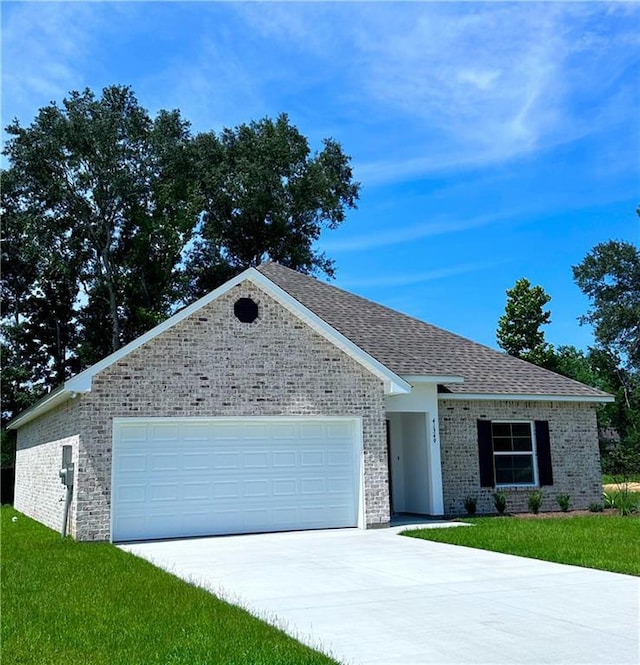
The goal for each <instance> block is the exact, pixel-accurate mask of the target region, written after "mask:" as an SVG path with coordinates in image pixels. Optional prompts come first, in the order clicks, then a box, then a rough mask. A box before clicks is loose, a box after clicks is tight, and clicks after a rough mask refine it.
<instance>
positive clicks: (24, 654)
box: [0, 508, 334, 665]
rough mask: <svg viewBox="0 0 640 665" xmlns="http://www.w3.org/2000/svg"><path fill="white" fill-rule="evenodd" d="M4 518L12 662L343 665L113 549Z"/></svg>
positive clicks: (6, 647)
mask: <svg viewBox="0 0 640 665" xmlns="http://www.w3.org/2000/svg"><path fill="white" fill-rule="evenodd" d="M1 515H2V579H1V583H2V614H1V619H0V620H1V622H2V654H3V663H4V662H7V663H9V662H13V663H23V664H25V665H31V664H33V665H40V664H41V663H91V664H92V665H103V664H104V665H130V664H131V663H145V664H147V665H153V664H157V665H161V664H162V665H165V664H166V663H171V664H173V665H180V664H183V665H193V664H195V663H229V664H230V665H232V664H235V665H240V664H249V663H252V664H255V665H271V664H274V665H278V664H280V665H285V664H287V665H288V664H289V663H305V664H307V663H309V664H313V663H318V664H319V663H323V664H327V665H328V664H329V663H334V661H333V660H331V659H330V658H327V657H326V656H324V655H322V654H320V653H318V652H316V651H313V650H312V649H310V648H309V647H306V646H303V645H302V644H300V643H299V642H296V641H295V640H294V639H293V638H291V637H289V636H288V635H285V634H284V633H283V632H282V631H280V630H278V629H276V628H273V627H272V626H269V625H267V624H266V623H264V622H262V621H260V620H259V619H257V618H255V617H253V616H251V615H250V614H249V613H248V612H246V611H245V610H242V609H240V608H239V607H235V606H233V605H229V604H228V603H226V602H223V601H222V600H220V599H219V598H217V597H216V596H214V595H213V594H211V593H209V592H207V591H205V590H204V589H201V588H198V587H195V586H192V585H190V584H187V583H186V582H183V581H181V580H179V579H178V578H176V577H173V576H172V575H169V574H168V573H165V572H164V571H162V570H160V569H158V568H155V567H154V566H152V565H151V564H149V563H148V562H146V561H143V560H142V559H139V558H137V557H135V556H133V555H131V554H128V553H126V552H123V551H121V550H119V549H118V548H116V547H114V546H112V545H108V544H104V543H78V542H75V541H73V540H71V539H65V540H63V539H62V538H60V534H58V533H55V532H53V531H51V530H49V529H47V528H46V527H43V526H42V525H40V524H37V523H36V522H34V521H33V520H30V519H29V518H27V517H25V516H23V515H21V514H20V513H17V512H16V511H14V510H12V509H10V508H2V511H1ZM13 517H16V518H17V520H16V521H15V522H13V521H12V518H13ZM96 571H100V573H99V574H98V575H97V574H96Z"/></svg>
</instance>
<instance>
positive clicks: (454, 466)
mask: <svg viewBox="0 0 640 665" xmlns="http://www.w3.org/2000/svg"><path fill="white" fill-rule="evenodd" d="M439 415H440V442H441V451H442V477H443V485H444V507H445V513H446V514H448V515H455V514H464V513H465V510H464V506H463V500H464V498H465V497H466V496H476V497H477V498H478V506H477V510H478V513H493V512H495V508H494V505H493V499H492V496H491V495H492V493H493V490H492V489H488V488H481V487H480V476H479V468H478V434H477V426H476V421H477V420H478V419H481V420H547V421H548V422H549V435H550V439H551V460H552V464H553V481H554V484H553V485H552V486H549V487H543V488H542V492H543V504H542V508H541V510H545V511H548V510H558V504H557V502H556V496H557V495H558V494H562V493H566V494H569V495H571V506H572V508H576V509H584V508H588V506H589V504H590V503H592V502H594V501H598V502H599V501H601V499H602V484H601V483H602V481H601V475H600V455H599V449H598V430H597V426H596V412H595V405H593V404H582V403H573V402H506V401H505V402H488V401H457V400H456V401H454V400H441V401H440V403H439ZM503 491H504V492H505V494H506V495H507V511H509V512H523V511H527V510H528V507H527V500H528V493H529V492H530V491H531V489H530V488H528V489H516V490H503Z"/></svg>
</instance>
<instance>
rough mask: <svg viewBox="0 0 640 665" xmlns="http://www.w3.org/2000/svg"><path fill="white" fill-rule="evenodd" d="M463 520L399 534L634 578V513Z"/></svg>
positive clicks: (637, 536)
mask: <svg viewBox="0 0 640 665" xmlns="http://www.w3.org/2000/svg"><path fill="white" fill-rule="evenodd" d="M464 521H465V522H469V523H471V524H473V527H456V528H451V529H415V530H410V531H404V532H403V534H404V535H407V536H411V537H414V538H423V539H424V540H433V541H436V542H439V543H451V544H452V545H463V546H465V547H476V548H479V549H483V550H492V551H494V552H504V553H506V554H517V555H519V556H526V557H530V558H532V559H543V560H545V561H555V562H557V563H568V564H573V565H575V566H584V567H586V568H598V569H600V570H609V571H613V572H617V573H626V574H628V575H639V576H640V518H638V517H620V516H617V515H616V516H612V515H594V516H584V517H582V516H580V517H566V518H555V519H553V518H540V519H518V518H516V517H477V518H469V519H465V520H464Z"/></svg>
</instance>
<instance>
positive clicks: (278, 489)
mask: <svg viewBox="0 0 640 665" xmlns="http://www.w3.org/2000/svg"><path fill="white" fill-rule="evenodd" d="M297 493H298V483H297V480H296V479H295V478H274V480H273V496H274V497H275V496H283V497H291V496H296V494H297Z"/></svg>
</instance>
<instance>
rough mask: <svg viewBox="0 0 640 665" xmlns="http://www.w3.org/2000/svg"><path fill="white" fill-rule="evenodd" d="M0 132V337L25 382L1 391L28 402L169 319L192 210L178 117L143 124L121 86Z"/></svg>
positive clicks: (145, 119) (78, 96)
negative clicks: (1, 306)
mask: <svg viewBox="0 0 640 665" xmlns="http://www.w3.org/2000/svg"><path fill="white" fill-rule="evenodd" d="M6 131H7V134H8V135H9V137H10V138H9V140H8V142H7V144H6V148H5V150H4V154H5V155H6V156H7V158H8V161H9V164H10V166H9V169H8V170H7V171H5V172H3V185H4V187H3V198H2V206H3V213H4V214H3V217H4V220H3V221H4V228H3V233H5V237H4V238H3V257H2V258H3V296H4V295H5V294H7V295H8V298H7V299H6V303H7V305H6V308H5V310H4V311H3V336H4V338H5V339H6V340H7V345H8V346H9V349H10V352H11V353H12V354H14V355H15V356H16V357H17V356H20V357H21V358H22V359H23V362H24V369H25V370H26V373H27V374H28V378H27V379H25V378H24V377H23V376H22V374H20V376H19V377H17V378H15V379H13V381H12V382H11V388H12V389H11V390H10V392H11V393H14V394H15V393H16V392H20V391H23V392H25V393H27V394H28V393H29V392H30V391H31V392H32V393H34V392H38V389H42V388H50V387H52V386H55V385H57V384H59V383H61V382H62V381H64V380H65V379H66V378H68V376H69V375H70V374H72V373H75V372H77V371H78V370H79V369H80V367H81V364H82V365H86V364H90V363H92V362H95V361H96V360H98V359H99V358H101V357H103V356H104V355H106V354H108V353H110V352H111V351H114V350H116V349H117V348H119V347H120V346H121V345H122V344H123V343H125V342H127V341H130V340H131V339H133V338H134V337H136V336H138V335H139V334H140V333H142V332H144V331H145V330H147V329H148V328H149V327H151V326H152V325H154V324H155V323H157V322H158V321H159V320H161V319H162V318H164V317H165V316H166V315H167V314H168V313H169V312H170V310H171V308H172V306H173V300H174V292H173V290H174V289H175V287H176V285H177V279H176V267H177V265H178V263H179V261H180V260H181V252H182V250H183V247H184V244H185V242H186V241H187V239H188V237H189V235H190V233H191V229H192V226H193V223H194V218H195V212H196V211H195V208H194V207H193V205H192V203H191V201H190V199H189V196H190V189H189V188H190V184H189V183H190V178H191V176H190V168H189V160H188V159H185V154H186V151H187V148H188V141H189V138H190V137H189V131H188V124H187V123H186V122H184V121H183V120H182V119H181V118H180V115H179V113H178V112H177V111H176V112H166V111H160V113H159V114H158V115H157V117H156V118H155V119H154V120H152V119H151V118H150V117H149V115H148V113H147V112H146V110H145V109H143V108H142V107H141V106H140V105H139V104H138V102H137V100H136V98H135V96H134V94H133V92H132V91H131V90H130V89H129V88H127V87H121V86H111V87H109V88H105V89H104V90H103V91H102V96H101V97H100V98H96V96H95V95H94V94H93V93H92V92H91V91H90V90H85V91H84V92H82V93H79V92H72V93H71V94H70V96H69V98H67V99H65V100H63V103H62V106H58V105H57V104H56V103H51V104H50V105H49V106H47V107H45V108H42V109H40V111H39V112H38V114H37V116H36V118H35V120H34V121H33V122H32V123H31V125H30V126H29V127H26V128H23V127H22V126H21V125H20V124H19V123H18V121H14V122H13V123H11V124H10V125H9V126H8V127H7V129H6ZM5 241H6V242H7V244H6V246H5ZM28 340H36V341H37V347H36V348H30V347H29V344H28ZM11 367H12V368H13V369H14V370H19V369H21V368H20V365H19V364H14V362H13V361H12V364H11ZM14 401H15V402H16V405H15V406H16V407H18V406H19V405H18V404H17V402H19V398H18V397H15V398H14ZM27 401H29V400H27ZM15 410H19V409H18V408H15V409H12V411H15Z"/></svg>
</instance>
